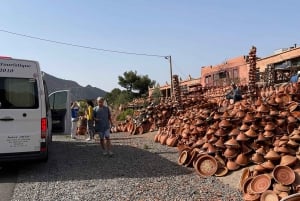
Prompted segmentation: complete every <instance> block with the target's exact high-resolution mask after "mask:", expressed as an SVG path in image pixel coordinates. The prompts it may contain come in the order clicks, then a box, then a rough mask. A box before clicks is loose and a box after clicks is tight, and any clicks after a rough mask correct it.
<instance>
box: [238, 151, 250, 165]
mask: <svg viewBox="0 0 300 201" xmlns="http://www.w3.org/2000/svg"><path fill="white" fill-rule="evenodd" d="M235 162H236V164H238V165H240V166H246V165H248V163H249V158H248V157H247V156H246V155H245V154H244V153H240V154H239V155H238V156H237V157H236V159H235Z"/></svg>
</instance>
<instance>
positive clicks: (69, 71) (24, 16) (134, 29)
mask: <svg viewBox="0 0 300 201" xmlns="http://www.w3.org/2000/svg"><path fill="white" fill-rule="evenodd" d="M299 8H300V1H298V0H286V1H274V0H262V1H261V0H253V1H245V0H226V1H225V0H188V1H182V0H181V1H180V0H106V1H103V0H88V1H84V0H81V1H79V0H77V1H75V0H51V1H50V0H44V1H41V0H24V1H20V0H9V1H8V0H6V1H3V2H1V12H0V22H1V23H0V30H7V31H11V32H16V33H20V34H25V35H31V36H35V37H40V38H45V39H49V40H55V41H61V42H66V43H73V44H76V45H83V46H90V47H95V48H102V49H110V50H116V51H127V52H136V53H146V54H155V55H171V56H172V61H173V74H177V75H179V76H180V77H182V78H183V79H185V78H187V77H188V75H189V74H190V75H191V76H192V77H194V78H197V77H200V68H201V66H206V65H214V64H219V63H221V62H224V61H225V60H226V59H228V58H232V57H236V56H240V55H246V54H248V52H249V49H250V48H251V46H252V45H255V46H256V47H257V54H258V56H260V57H264V56H268V55H271V54H272V53H273V52H274V50H276V49H279V48H284V47H289V46H292V45H293V44H295V43H296V44H299V45H300V34H299V33H300V30H299V29H300V26H299V24H300V21H299V19H300V12H299ZM0 44H1V48H0V55H6V56H11V57H14V58H24V59H33V60H37V61H39V62H40V65H41V67H42V70H43V71H45V72H47V73H49V74H51V75H54V76H56V77H59V78H63V79H68V80H74V81H76V82H78V83H79V84H80V85H83V86H86V85H88V84H90V85H92V86H95V87H98V88H101V89H104V90H106V91H111V90H112V89H113V88H121V87H120V86H119V85H118V76H119V75H122V74H123V73H124V72H125V71H130V70H132V71H137V73H138V74H139V75H148V76H149V78H150V79H152V80H156V81H157V82H158V83H160V84H161V85H163V84H164V83H165V82H166V81H168V82H169V80H170V74H169V62H168V60H166V59H164V58H163V57H161V58H160V57H146V56H135V55H126V54H117V53H110V52H103V51H96V50H89V49H82V48H77V47H71V46H64V45H58V44H54V43H48V42H44V41H39V40H34V39H29V38H24V37H20V36H16V35H11V34H8V33H4V32H0Z"/></svg>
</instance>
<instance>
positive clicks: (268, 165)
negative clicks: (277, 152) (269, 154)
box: [261, 160, 275, 170]
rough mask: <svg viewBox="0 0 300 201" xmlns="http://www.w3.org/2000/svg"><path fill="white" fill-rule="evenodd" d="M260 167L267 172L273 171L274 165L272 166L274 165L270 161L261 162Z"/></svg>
mask: <svg viewBox="0 0 300 201" xmlns="http://www.w3.org/2000/svg"><path fill="white" fill-rule="evenodd" d="M261 165H262V166H263V167H264V168H266V169H267V170H273V169H274V167H275V165H274V164H273V163H272V161H270V160H267V161H265V162H263V163H262V164H261Z"/></svg>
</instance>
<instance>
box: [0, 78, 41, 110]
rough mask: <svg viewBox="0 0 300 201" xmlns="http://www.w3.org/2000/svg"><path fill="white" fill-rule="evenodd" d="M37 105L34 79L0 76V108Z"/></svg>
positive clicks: (27, 107)
mask: <svg viewBox="0 0 300 201" xmlns="http://www.w3.org/2000/svg"><path fill="white" fill-rule="evenodd" d="M38 107H39V99H38V87H37V81H36V79H32V78H11V77H9V78H7V77H0V109H35V108H38Z"/></svg>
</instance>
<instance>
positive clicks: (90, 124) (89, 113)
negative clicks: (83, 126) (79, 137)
mask: <svg viewBox="0 0 300 201" xmlns="http://www.w3.org/2000/svg"><path fill="white" fill-rule="evenodd" d="M87 105H88V107H87V109H86V119H87V131H88V135H89V137H88V138H87V139H86V140H87V141H91V140H93V139H94V133H95V131H94V111H93V108H94V104H93V102H92V101H90V100H89V101H87Z"/></svg>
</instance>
